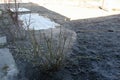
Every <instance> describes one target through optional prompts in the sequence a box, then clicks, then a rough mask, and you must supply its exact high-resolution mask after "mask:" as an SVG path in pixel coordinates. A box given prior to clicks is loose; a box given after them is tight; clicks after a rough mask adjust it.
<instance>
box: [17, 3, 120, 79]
mask: <svg viewBox="0 0 120 80" xmlns="http://www.w3.org/2000/svg"><path fill="white" fill-rule="evenodd" d="M21 6H24V7H26V8H29V9H31V10H32V12H38V13H39V14H40V15H42V16H46V17H48V18H50V19H51V20H53V21H55V22H57V23H59V24H61V25H62V27H65V28H68V29H71V30H74V31H75V32H76V33H77V41H76V43H75V45H74V46H73V48H72V55H71V58H70V59H69V60H68V62H70V63H69V64H67V66H66V67H65V68H64V69H63V70H61V71H59V72H58V73H55V74H53V75H52V77H51V76H49V75H42V74H41V76H40V75H39V76H40V77H39V79H38V78H37V79H36V80H119V79H120V15H113V16H107V17H102V18H93V19H83V20H74V21H69V19H68V18H66V17H64V16H61V15H59V14H57V13H54V12H52V11H49V10H47V9H45V8H43V7H40V6H36V5H33V4H28V5H26V4H25V5H21ZM30 6H32V7H30ZM21 62H22V61H21ZM23 62H24V61H23ZM19 63H20V62H19ZM20 65H22V66H23V67H24V66H25V65H24V64H23V63H21V64H20ZM30 71H32V70H27V74H26V76H27V77H29V78H31V79H30V80H32V78H33V77H36V76H38V75H35V74H34V75H33V74H31V72H30ZM32 72H33V73H37V72H35V71H32ZM23 73H25V72H24V71H23ZM38 73H39V72H38ZM19 78H20V80H22V78H21V77H19Z"/></svg>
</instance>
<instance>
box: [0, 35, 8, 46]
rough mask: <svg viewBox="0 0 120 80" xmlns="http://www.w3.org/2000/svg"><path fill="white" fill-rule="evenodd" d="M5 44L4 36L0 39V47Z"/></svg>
mask: <svg viewBox="0 0 120 80" xmlns="http://www.w3.org/2000/svg"><path fill="white" fill-rule="evenodd" d="M6 43H7V41H6V36H3V37H0V45H5V44H6Z"/></svg>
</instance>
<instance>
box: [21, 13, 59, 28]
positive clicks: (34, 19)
mask: <svg viewBox="0 0 120 80" xmlns="http://www.w3.org/2000/svg"><path fill="white" fill-rule="evenodd" d="M19 19H20V20H22V21H23V27H24V28H25V29H26V30H27V29H28V25H29V29H30V30H33V29H34V30H41V29H49V28H55V26H60V25H59V24H57V23H55V22H53V21H51V20H50V19H48V18H45V17H43V16H40V15H39V14H37V13H31V14H23V15H19Z"/></svg>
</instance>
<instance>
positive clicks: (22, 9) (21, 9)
mask: <svg viewBox="0 0 120 80" xmlns="http://www.w3.org/2000/svg"><path fill="white" fill-rule="evenodd" d="M10 10H11V12H16V11H18V12H30V10H29V9H26V8H18V9H17V10H16V9H15V8H11V9H10Z"/></svg>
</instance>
